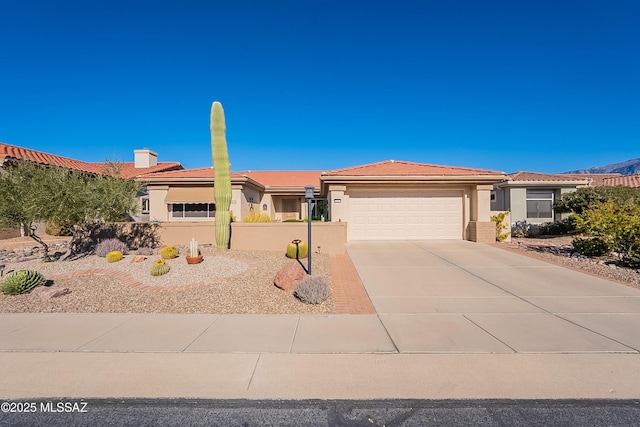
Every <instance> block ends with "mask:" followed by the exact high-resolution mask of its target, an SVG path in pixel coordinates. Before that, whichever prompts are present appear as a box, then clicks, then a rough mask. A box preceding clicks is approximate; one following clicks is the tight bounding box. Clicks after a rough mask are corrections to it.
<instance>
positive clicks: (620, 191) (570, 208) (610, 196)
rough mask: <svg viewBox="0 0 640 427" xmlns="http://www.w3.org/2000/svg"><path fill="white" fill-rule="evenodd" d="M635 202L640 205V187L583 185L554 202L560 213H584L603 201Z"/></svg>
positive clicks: (555, 208) (554, 206) (556, 209)
mask: <svg viewBox="0 0 640 427" xmlns="http://www.w3.org/2000/svg"><path fill="white" fill-rule="evenodd" d="M606 202H613V203H614V204H625V203H628V202H629V203H633V204H636V205H640V189H637V188H630V187H623V186H619V187H581V188H578V189H577V190H576V191H572V192H571V193H565V194H563V195H562V197H560V199H558V200H556V202H555V203H554V204H553V210H554V211H556V212H558V213H566V212H574V213H576V214H582V213H583V212H585V211H587V210H588V209H590V208H594V207H596V206H598V205H600V204H602V203H606Z"/></svg>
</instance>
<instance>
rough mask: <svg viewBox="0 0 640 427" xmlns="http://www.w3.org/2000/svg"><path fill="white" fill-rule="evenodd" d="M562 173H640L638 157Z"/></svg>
mask: <svg viewBox="0 0 640 427" xmlns="http://www.w3.org/2000/svg"><path fill="white" fill-rule="evenodd" d="M564 173H619V174H621V175H634V174H637V173H640V159H633V160H627V161H626V162H620V163H611V164H609V165H606V166H595V167H592V168H590V169H581V170H577V171H571V172H564Z"/></svg>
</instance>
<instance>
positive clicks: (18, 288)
mask: <svg viewBox="0 0 640 427" xmlns="http://www.w3.org/2000/svg"><path fill="white" fill-rule="evenodd" d="M45 283H46V279H45V278H44V276H43V275H42V273H40V272H39V271H35V270H19V271H13V272H11V273H9V274H7V276H6V277H5V278H4V280H3V281H2V292H3V293H5V294H9V295H17V294H24V293H27V292H31V291H32V290H33V289H35V288H36V287H38V286H42V285H44V284H45Z"/></svg>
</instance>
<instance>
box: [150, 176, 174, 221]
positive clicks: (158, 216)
mask: <svg viewBox="0 0 640 427" xmlns="http://www.w3.org/2000/svg"><path fill="white" fill-rule="evenodd" d="M148 191H149V221H160V222H162V221H168V220H169V208H168V207H167V204H166V203H165V202H164V199H165V197H167V192H168V191H169V186H166V185H163V186H149V187H148Z"/></svg>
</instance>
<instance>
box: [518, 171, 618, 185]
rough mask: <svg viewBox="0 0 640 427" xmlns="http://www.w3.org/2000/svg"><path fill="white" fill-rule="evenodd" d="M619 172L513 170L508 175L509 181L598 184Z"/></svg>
mask: <svg viewBox="0 0 640 427" xmlns="http://www.w3.org/2000/svg"><path fill="white" fill-rule="evenodd" d="M617 176H620V174H565V173H556V174H554V173H540V172H526V171H520V172H514V173H511V174H509V175H508V177H509V180H510V181H542V182H551V181H554V182H575V181H584V182H585V184H587V185H592V186H599V185H603V182H604V180H605V179H607V178H611V177H617Z"/></svg>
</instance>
